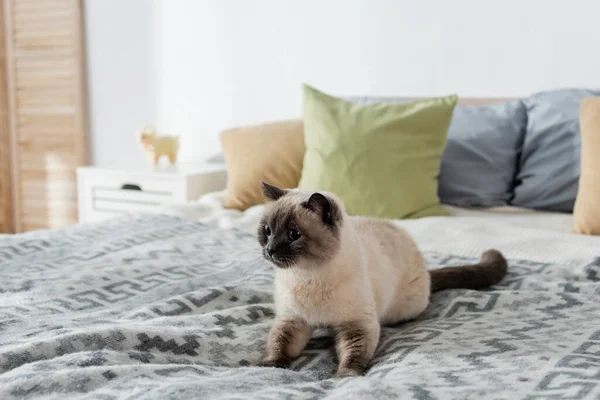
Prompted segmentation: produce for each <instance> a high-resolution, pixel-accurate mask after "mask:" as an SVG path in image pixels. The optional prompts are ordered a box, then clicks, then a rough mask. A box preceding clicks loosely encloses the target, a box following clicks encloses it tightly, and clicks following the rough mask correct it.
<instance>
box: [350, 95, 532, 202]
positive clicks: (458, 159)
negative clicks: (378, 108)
mask: <svg viewBox="0 0 600 400" xmlns="http://www.w3.org/2000/svg"><path fill="white" fill-rule="evenodd" d="M349 100H350V101H354V102H356V103H366V104H368V103H406V100H404V99H396V98H385V97H355V98H349ZM526 124H527V112H526V109H525V105H524V104H523V102H522V101H520V100H515V101H508V102H502V103H493V104H489V105H484V106H461V105H457V106H456V107H455V109H454V114H453V116H452V122H451V123H450V128H449V129H448V143H447V144H446V149H445V150H444V153H443V155H442V164H441V168H440V176H439V184H438V196H439V198H440V201H441V202H442V203H443V204H449V205H454V206H458V207H498V206H505V205H508V204H509V201H510V200H511V199H512V197H513V195H514V192H513V191H514V181H515V175H516V173H517V164H518V160H519V155H520V151H521V148H522V146H523V140H524V136H525V127H526Z"/></svg>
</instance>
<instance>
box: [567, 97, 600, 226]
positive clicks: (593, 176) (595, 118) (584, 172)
mask: <svg viewBox="0 0 600 400" xmlns="http://www.w3.org/2000/svg"><path fill="white" fill-rule="evenodd" d="M579 124H580V126H581V176H580V178H579V192H578V193H577V200H576V201H575V209H574V210H573V219H574V225H573V230H572V231H573V232H575V233H582V234H586V235H600V157H599V155H600V97H588V98H585V99H583V100H582V101H581V105H580V114H579Z"/></svg>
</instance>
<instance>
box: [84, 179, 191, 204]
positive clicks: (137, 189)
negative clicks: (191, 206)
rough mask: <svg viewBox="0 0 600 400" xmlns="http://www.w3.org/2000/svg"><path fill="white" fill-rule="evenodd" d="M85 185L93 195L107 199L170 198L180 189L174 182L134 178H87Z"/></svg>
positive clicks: (179, 184)
mask: <svg viewBox="0 0 600 400" xmlns="http://www.w3.org/2000/svg"><path fill="white" fill-rule="evenodd" d="M86 184H87V185H88V187H89V188H90V189H91V190H92V191H93V192H94V194H95V195H98V192H99V195H100V196H102V197H109V198H117V197H118V198H124V197H125V198H127V197H129V196H131V198H134V197H137V198H143V197H144V196H148V197H150V198H154V199H160V198H163V200H164V198H165V197H172V196H174V195H176V194H177V191H178V190H179V189H181V186H182V185H181V183H180V182H178V181H176V180H167V179H164V180H161V179H158V180H157V179H144V178H140V177H135V178H132V179H127V178H124V177H112V178H111V177H103V176H91V177H87V179H86Z"/></svg>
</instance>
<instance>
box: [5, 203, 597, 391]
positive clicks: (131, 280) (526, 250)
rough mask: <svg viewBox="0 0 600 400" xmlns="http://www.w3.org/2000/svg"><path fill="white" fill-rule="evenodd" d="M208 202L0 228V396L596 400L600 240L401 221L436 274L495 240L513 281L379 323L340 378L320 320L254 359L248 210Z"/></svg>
mask: <svg viewBox="0 0 600 400" xmlns="http://www.w3.org/2000/svg"><path fill="white" fill-rule="evenodd" d="M218 199H219V196H218V195H217V194H215V195H214V196H212V197H211V196H209V197H207V198H204V199H203V200H201V202H200V203H201V204H200V203H197V204H190V205H186V206H181V207H175V208H171V209H170V210H165V211H169V212H168V213H165V214H162V215H142V214H140V215H130V216H124V217H122V218H117V219H114V220H110V221H106V222H102V223H97V224H90V225H79V226H73V227H70V228H67V229H60V230H50V231H38V232H30V233H26V234H19V235H10V236H9V235H5V236H0V274H1V277H2V281H1V282H0V398H2V399H23V398H34V399H37V398H40V399H41V398H43V399H65V398H69V399H132V398H144V399H198V398H202V399H248V398H252V399H285V398H294V399H296V398H298V399H316V398H328V399H338V398H339V399H354V398H361V399H388V398H389V399H392V398H394V399H395V398H399V397H400V398H406V399H434V398H440V399H442V398H443V399H481V398H486V399H488V398H493V399H511V400H512V399H519V398H528V399H535V398H555V399H558V398H565V399H566V398H578V399H579V398H581V399H596V398H599V397H600V372H599V371H600V357H599V354H600V353H599V348H600V302H599V301H598V299H599V297H598V296H599V295H600V238H599V237H590V236H581V235H575V234H570V233H568V232H567V231H565V230H561V229H552V228H558V225H555V224H554V223H553V224H552V225H553V227H547V228H544V227H540V226H536V225H528V223H527V222H526V221H524V220H521V219H519V218H517V217H516V216H515V218H516V219H515V220H513V221H510V220H508V219H506V218H495V217H493V218H490V217H489V216H488V215H487V214H484V215H480V214H477V215H476V214H469V215H462V216H455V217H432V218H423V219H420V220H410V221H397V222H396V223H398V224H400V225H402V226H404V227H405V228H406V229H407V230H408V231H409V232H410V233H411V234H412V235H413V236H414V237H415V239H416V241H417V243H418V245H419V247H420V248H421V249H422V250H423V252H424V255H425V257H426V259H427V262H428V264H429V265H430V267H431V268H439V267H443V266H447V265H455V264H462V263H465V262H473V261H475V260H476V259H477V258H478V256H479V254H480V252H481V251H483V250H485V249H487V248H489V247H496V248H498V249H500V250H501V251H503V252H504V253H505V255H506V256H507V258H508V261H509V266H510V270H509V275H508V276H507V277H506V278H505V279H504V280H503V281H502V282H501V283H500V284H499V285H497V286H495V287H494V288H492V289H491V290H486V291H470V290H449V291H445V292H441V293H438V294H435V295H433V296H432V299H431V305H430V307H429V308H428V310H427V311H426V312H425V313H424V314H423V315H422V316H420V317H419V318H418V319H417V320H416V321H412V322H410V323H405V324H399V325H397V326H387V327H384V328H383V330H382V334H381V340H380V344H379V346H378V348H377V351H376V354H375V358H374V360H373V363H372V364H371V366H370V368H369V370H368V371H367V373H366V375H365V376H363V377H357V378H347V379H343V380H334V379H331V375H332V372H333V371H334V369H335V363H336V357H335V352H334V349H333V346H332V339H331V336H330V335H329V334H328V332H327V331H325V330H318V331H317V332H315V335H314V337H313V339H312V340H311V341H310V342H309V344H308V346H307V348H306V349H305V350H304V351H303V352H302V355H301V356H300V357H299V358H298V359H297V360H296V361H295V362H294V364H293V365H292V367H291V368H290V369H286V370H284V369H272V368H258V367H254V366H252V364H253V362H255V361H257V360H258V359H259V358H260V357H261V356H262V354H263V351H264V347H265V342H266V337H267V333H268V330H269V328H270V326H271V324H272V322H273V317H274V310H273V305H272V295H271V293H272V284H273V271H272V267H271V266H270V265H268V264H267V263H265V262H264V261H263V260H262V259H261V257H260V251H259V248H258V245H257V243H256V238H255V234H254V230H255V228H256V223H257V218H259V216H260V207H258V208H256V209H253V210H250V211H248V212H246V213H232V212H230V211H228V210H224V209H222V207H221V208H219V206H218V203H219V200H218ZM211 208H214V210H213V211H209V209H211ZM215 210H216V211H215ZM174 214H179V215H174ZM182 215H187V217H188V218H182ZM509 219H512V217H511V218H509ZM516 221H521V222H523V223H521V222H516Z"/></svg>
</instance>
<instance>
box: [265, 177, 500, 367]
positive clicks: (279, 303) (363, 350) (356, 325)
mask: <svg viewBox="0 0 600 400" xmlns="http://www.w3.org/2000/svg"><path fill="white" fill-rule="evenodd" d="M265 187H266V191H265V193H266V195H267V197H269V198H271V200H276V201H275V202H273V203H271V204H269V205H267V210H266V211H265V220H264V221H263V222H264V223H265V224H268V223H269V218H270V217H269V215H275V217H271V219H272V221H273V222H271V223H272V224H273V225H274V226H275V225H277V224H278V222H277V218H280V219H282V220H283V219H285V218H288V219H286V221H288V223H290V222H289V220H294V222H293V224H294V225H293V226H294V227H299V229H301V230H303V231H304V232H305V234H306V236H309V237H310V239H307V240H311V241H314V240H319V236H321V239H323V240H327V241H328V242H327V246H328V251H329V254H326V255H324V254H320V253H317V252H316V251H313V253H314V254H316V256H313V257H308V256H306V257H303V256H302V253H301V252H300V254H298V255H295V256H294V257H293V261H291V262H288V263H285V264H280V265H277V263H276V262H275V264H276V265H277V266H279V267H280V268H277V270H276V275H275V294H274V298H275V307H276V315H277V318H276V322H275V324H274V326H273V328H272V330H271V333H270V337H269V341H268V346H267V353H268V354H267V356H266V358H265V359H264V360H263V361H262V362H261V365H274V366H285V365H287V364H289V363H290V362H291V360H293V359H294V358H295V357H297V356H298V355H299V354H300V352H301V351H302V349H303V348H304V346H305V345H306V343H307V342H308V340H309V338H310V334H311V331H312V329H313V328H314V327H320V326H324V327H331V328H332V329H333V331H334V333H335V335H336V347H337V351H338V356H339V359H340V364H339V368H338V371H337V373H336V377H345V376H353V375H360V374H362V373H363V372H364V370H365V369H366V367H367V365H368V363H369V362H370V360H371V358H372V356H373V353H374V351H375V348H376V346H377V343H378V340H379V333H380V325H381V324H388V323H395V322H398V321H403V320H410V319H414V318H415V317H417V316H419V315H420V314H421V313H422V312H423V311H424V310H425V309H426V308H427V305H428V304H429V297H430V293H431V276H430V272H429V271H428V269H427V267H426V264H425V260H424V259H423V256H422V255H421V253H420V251H419V250H418V248H417V246H416V244H415V242H414V241H413V240H412V238H411V237H410V235H409V234H408V233H406V232H405V231H404V230H402V229H400V228H398V227H397V226H395V225H393V224H392V223H390V222H388V221H385V220H379V219H373V218H365V217H354V216H349V215H347V214H346V213H345V211H344V208H343V204H342V202H341V201H340V200H339V199H338V198H337V197H336V196H334V195H332V194H330V193H323V192H322V193H321V194H320V195H319V197H318V198H319V199H320V201H317V203H316V204H313V205H312V206H311V204H310V202H311V201H313V200H312V199H313V198H312V197H311V195H312V193H305V192H302V191H298V190H294V191H281V192H279V191H278V190H280V189H278V188H275V187H272V186H265ZM321 197H323V198H325V199H327V201H325V200H323V199H322V198H321ZM286 213H287V214H286ZM327 213H329V214H327ZM286 215H287V217H284V216H286ZM336 216H337V219H335V217H336ZM327 217H330V218H331V219H332V220H335V221H334V223H331V224H329V223H325V224H324V221H325V219H326V218H327ZM327 221H329V220H327ZM317 226H318V227H317ZM323 226H325V228H323ZM259 229H260V228H259ZM265 229H266V228H265ZM286 229H287V228H286ZM323 229H326V230H327V232H328V233H326V231H324V230H323ZM269 231H270V228H269ZM259 234H260V230H259ZM272 235H273V236H274V235H275V232H273V233H272ZM327 235H331V237H323V236H327ZM273 240H279V239H277V238H275V237H274V238H273ZM289 245H290V246H293V243H289ZM299 245H300V244H298V246H299ZM304 245H305V244H303V246H304ZM265 246H267V245H265ZM308 249H309V250H310V247H308ZM292 250H293V249H292ZM294 254H295V253H294ZM494 255H496V254H494ZM498 255H499V253H498ZM500 257H502V256H501V255H500ZM495 261H498V260H495ZM481 267H482V268H484V269H485V267H486V266H481ZM488 267H489V266H488ZM459 268H460V267H459ZM463 268H465V267H463ZM466 268H472V267H466ZM448 272H449V270H448V269H446V273H448ZM463 273H464V271H463ZM501 275H503V274H501ZM442 286H443V285H442ZM451 286H452V285H448V284H446V285H445V287H451Z"/></svg>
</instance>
